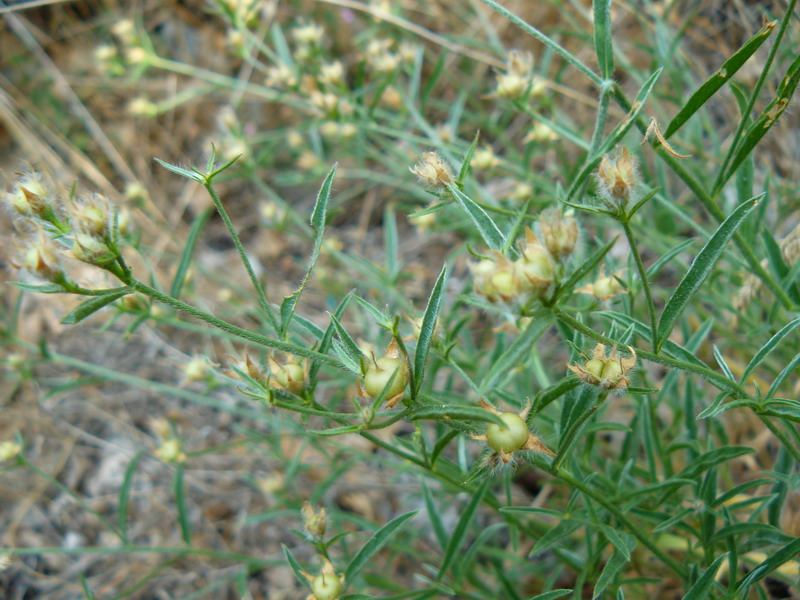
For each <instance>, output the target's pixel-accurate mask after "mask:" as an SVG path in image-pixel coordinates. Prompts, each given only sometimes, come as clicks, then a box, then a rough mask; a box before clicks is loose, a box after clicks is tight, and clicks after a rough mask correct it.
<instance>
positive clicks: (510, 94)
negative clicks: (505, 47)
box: [495, 50, 533, 100]
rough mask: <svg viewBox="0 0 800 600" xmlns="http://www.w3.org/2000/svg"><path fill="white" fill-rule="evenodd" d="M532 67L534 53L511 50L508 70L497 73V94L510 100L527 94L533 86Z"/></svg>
mask: <svg viewBox="0 0 800 600" xmlns="http://www.w3.org/2000/svg"><path fill="white" fill-rule="evenodd" d="M532 69H533V55H532V54H531V53H530V52H521V51H519V50H512V51H511V52H509V53H508V59H507V70H506V72H505V73H500V74H498V75H497V87H496V88H495V95H496V96H498V97H499V98H507V99H509V100H514V99H517V98H522V97H524V96H526V95H527V93H528V91H529V89H530V86H531V70H532Z"/></svg>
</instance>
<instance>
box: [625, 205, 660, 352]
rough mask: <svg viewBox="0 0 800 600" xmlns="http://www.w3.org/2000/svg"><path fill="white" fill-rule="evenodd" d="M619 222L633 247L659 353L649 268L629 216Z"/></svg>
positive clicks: (651, 328)
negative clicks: (644, 261) (640, 251)
mask: <svg viewBox="0 0 800 600" xmlns="http://www.w3.org/2000/svg"><path fill="white" fill-rule="evenodd" d="M619 222H620V223H621V224H622V228H623V229H624V230H625V236H626V237H627V238H628V245H629V246H630V248H631V252H632V253H633V260H634V262H636V269H637V270H638V271H639V279H640V280H641V282H642V289H644V296H645V299H646V301H647V312H648V314H649V315H650V331H651V334H650V339H651V341H652V342H653V351H654V352H656V353H657V349H656V340H657V339H658V338H657V337H656V334H657V332H658V324H657V323H656V307H655V304H654V303H653V293H652V291H651V290H650V283H649V282H648V281H647V270H646V269H645V268H644V263H643V262H642V255H641V254H639V248H638V246H637V244H636V240H635V239H634V237H633V231H632V230H631V224H630V222H629V221H628V219H627V218H624V217H623V218H621V219H620V220H619Z"/></svg>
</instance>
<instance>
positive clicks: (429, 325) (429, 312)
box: [413, 265, 447, 397]
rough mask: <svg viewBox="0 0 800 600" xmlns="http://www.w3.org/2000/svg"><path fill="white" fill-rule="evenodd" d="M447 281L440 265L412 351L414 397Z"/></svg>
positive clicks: (420, 379) (444, 267) (417, 390)
mask: <svg viewBox="0 0 800 600" xmlns="http://www.w3.org/2000/svg"><path fill="white" fill-rule="evenodd" d="M446 281H447V265H444V266H443V267H442V272H441V273H439V277H437V278H436V283H434V284H433V289H432V290H431V295H430V297H429V298H428V305H427V306H426V307H425V313H424V314H423V315H422V325H421V326H420V328H419V339H417V349H416V351H415V352H414V390H413V391H414V394H413V396H414V397H416V396H417V394H418V393H419V390H420V388H421V387H422V377H423V376H424V375H425V365H426V363H427V362H428V351H429V350H430V347H431V341H432V340H433V332H434V331H435V330H436V319H437V318H438V316H439V308H441V306H442V298H443V297H444V284H445V282H446Z"/></svg>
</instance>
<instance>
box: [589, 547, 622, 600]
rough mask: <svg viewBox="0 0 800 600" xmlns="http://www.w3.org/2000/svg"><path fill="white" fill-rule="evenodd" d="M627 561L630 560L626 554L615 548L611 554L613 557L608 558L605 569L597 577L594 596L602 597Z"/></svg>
mask: <svg viewBox="0 0 800 600" xmlns="http://www.w3.org/2000/svg"><path fill="white" fill-rule="evenodd" d="M627 563H628V560H627V559H626V558H625V555H624V554H622V552H620V551H619V550H614V552H613V553H612V554H611V558H609V559H608V561H607V562H606V564H605V566H604V567H603V570H602V571H601V572H600V576H599V577H598V578H597V583H595V585H594V591H593V592H592V598H600V597H601V596H602V595H603V592H604V591H605V590H606V588H607V587H608V586H609V585H611V582H612V581H614V578H615V577H616V576H617V574H618V573H619V572H620V571H621V570H622V567H624V566H625V565H626V564H627Z"/></svg>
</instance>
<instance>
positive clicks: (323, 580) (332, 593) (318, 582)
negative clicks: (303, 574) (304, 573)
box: [311, 573, 342, 600]
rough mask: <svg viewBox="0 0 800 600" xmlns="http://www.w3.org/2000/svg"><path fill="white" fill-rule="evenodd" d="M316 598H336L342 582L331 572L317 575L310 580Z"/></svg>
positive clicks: (327, 599) (340, 590) (333, 599)
mask: <svg viewBox="0 0 800 600" xmlns="http://www.w3.org/2000/svg"><path fill="white" fill-rule="evenodd" d="M311 589H312V590H313V591H314V596H315V597H316V598H317V600H337V598H339V595H340V594H341V593H342V582H341V581H339V578H338V577H336V575H334V574H333V573H328V574H325V575H317V576H316V577H314V580H313V581H312V582H311Z"/></svg>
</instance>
